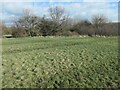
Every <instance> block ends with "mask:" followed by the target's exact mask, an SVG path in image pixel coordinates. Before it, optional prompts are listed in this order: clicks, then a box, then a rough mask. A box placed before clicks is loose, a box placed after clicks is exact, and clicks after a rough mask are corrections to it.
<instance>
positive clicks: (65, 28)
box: [2, 6, 118, 37]
mask: <svg viewBox="0 0 120 90" xmlns="http://www.w3.org/2000/svg"><path fill="white" fill-rule="evenodd" d="M48 13H49V15H44V16H37V15H35V14H32V12H31V11H30V10H29V9H25V10H23V16H21V17H18V18H16V17H14V18H13V19H14V20H13V22H14V24H13V25H12V26H11V27H7V26H6V25H5V23H4V22H2V27H3V28H2V29H3V35H12V36H13V37H26V36H31V37H33V36H72V35H88V36H93V35H105V36H116V35H118V24H117V23H112V22H110V21H109V20H108V18H107V17H106V16H105V15H102V14H96V15H93V16H92V17H91V20H87V19H86V20H83V19H81V20H77V21H76V18H71V17H70V16H69V15H68V13H67V12H66V10H65V9H64V8H63V7H60V6H55V7H50V8H49V9H48Z"/></svg>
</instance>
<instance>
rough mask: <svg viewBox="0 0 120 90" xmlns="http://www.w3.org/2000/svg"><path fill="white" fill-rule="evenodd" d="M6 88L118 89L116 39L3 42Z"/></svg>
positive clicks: (26, 39) (19, 39)
mask: <svg viewBox="0 0 120 90" xmlns="http://www.w3.org/2000/svg"><path fill="white" fill-rule="evenodd" d="M2 47H3V52H2V69H3V77H2V78H3V81H2V86H3V87H4V88H13V87H16V88H18V87H19V88H20V87H23V88H28V87H37V88H38V87H39V88H46V87H47V88H62V87H65V88H66V87H67V88H72V87H81V88H85V87H88V88H92V87H99V88H102V87H106V88H112V87H113V88H116V87H117V86H118V84H119V82H118V81H119V80H118V79H119V78H118V39H117V37H79V36H78V37H76V36H71V37H31V38H30V37H26V38H16V39H15V38H9V39H6V38H4V39H3V44H2Z"/></svg>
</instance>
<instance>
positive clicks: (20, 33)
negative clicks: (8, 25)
mask: <svg viewBox="0 0 120 90" xmlns="http://www.w3.org/2000/svg"><path fill="white" fill-rule="evenodd" d="M12 36H13V37H15V38H16V37H25V36H28V35H27V33H26V31H25V30H22V29H15V28H14V29H13V30H12Z"/></svg>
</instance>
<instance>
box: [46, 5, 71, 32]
mask: <svg viewBox="0 0 120 90" xmlns="http://www.w3.org/2000/svg"><path fill="white" fill-rule="evenodd" d="M48 11H49V15H50V19H51V20H52V22H53V25H54V26H53V32H54V34H55V33H56V32H61V31H62V30H63V29H64V28H65V27H66V25H67V22H68V19H69V15H67V14H66V11H65V9H64V8H63V7H60V6H55V7H50V8H49V10H48Z"/></svg>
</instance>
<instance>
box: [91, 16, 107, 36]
mask: <svg viewBox="0 0 120 90" xmlns="http://www.w3.org/2000/svg"><path fill="white" fill-rule="evenodd" d="M107 22H108V19H107V17H106V16H104V15H103V14H96V15H93V16H92V24H93V26H94V28H95V34H98V33H99V34H102V33H103V32H102V30H103V26H104V25H105V24H106V23H107Z"/></svg>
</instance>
